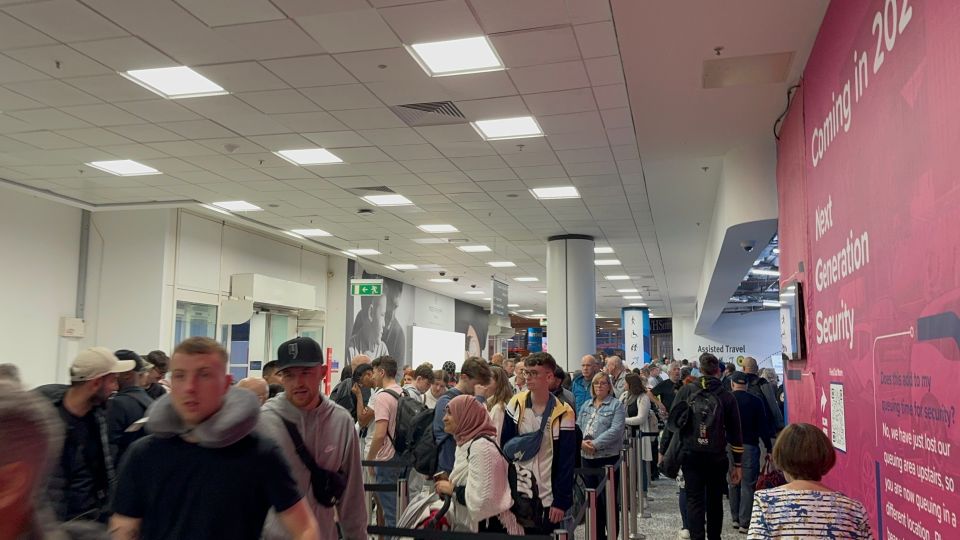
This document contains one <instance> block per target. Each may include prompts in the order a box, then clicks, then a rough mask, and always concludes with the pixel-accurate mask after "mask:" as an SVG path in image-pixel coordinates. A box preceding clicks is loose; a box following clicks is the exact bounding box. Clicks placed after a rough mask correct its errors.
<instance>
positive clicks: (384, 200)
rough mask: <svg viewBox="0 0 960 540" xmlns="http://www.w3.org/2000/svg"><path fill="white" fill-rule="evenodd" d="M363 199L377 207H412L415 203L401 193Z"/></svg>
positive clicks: (370, 196) (368, 196) (369, 196)
mask: <svg viewBox="0 0 960 540" xmlns="http://www.w3.org/2000/svg"><path fill="white" fill-rule="evenodd" d="M361 198H362V199H363V200H365V201H367V202H368V203H370V204H375V205H377V206H410V205H411V204H413V201H411V200H410V199H408V198H406V197H404V196H403V195H400V194H399V193H392V194H390V195H367V196H365V197H361Z"/></svg>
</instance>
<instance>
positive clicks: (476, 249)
mask: <svg viewBox="0 0 960 540" xmlns="http://www.w3.org/2000/svg"><path fill="white" fill-rule="evenodd" d="M457 249H459V250H460V251H463V252H464V253H487V252H489V251H491V249H490V248H489V247H488V246H457Z"/></svg>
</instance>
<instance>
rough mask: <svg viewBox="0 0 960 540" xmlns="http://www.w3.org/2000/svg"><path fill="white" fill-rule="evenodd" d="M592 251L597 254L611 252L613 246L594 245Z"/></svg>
mask: <svg viewBox="0 0 960 540" xmlns="http://www.w3.org/2000/svg"><path fill="white" fill-rule="evenodd" d="M593 252H594V253H596V254H598V255H599V254H601V253H613V248H612V247H595V248H593Z"/></svg>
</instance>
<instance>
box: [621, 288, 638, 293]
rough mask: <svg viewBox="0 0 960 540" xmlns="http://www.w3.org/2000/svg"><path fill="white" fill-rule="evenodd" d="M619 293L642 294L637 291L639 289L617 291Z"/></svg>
mask: <svg viewBox="0 0 960 540" xmlns="http://www.w3.org/2000/svg"><path fill="white" fill-rule="evenodd" d="M617 292H618V293H632V292H640V291H639V290H637V289H617Z"/></svg>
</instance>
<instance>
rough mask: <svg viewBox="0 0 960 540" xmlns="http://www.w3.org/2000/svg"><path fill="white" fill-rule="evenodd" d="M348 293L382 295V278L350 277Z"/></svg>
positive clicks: (354, 294)
mask: <svg viewBox="0 0 960 540" xmlns="http://www.w3.org/2000/svg"><path fill="white" fill-rule="evenodd" d="M350 294H351V295H353V296H381V295H383V280H382V279H351V280H350Z"/></svg>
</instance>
